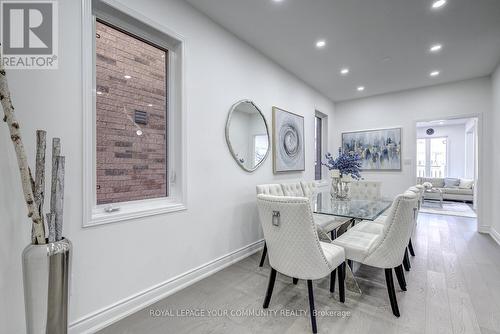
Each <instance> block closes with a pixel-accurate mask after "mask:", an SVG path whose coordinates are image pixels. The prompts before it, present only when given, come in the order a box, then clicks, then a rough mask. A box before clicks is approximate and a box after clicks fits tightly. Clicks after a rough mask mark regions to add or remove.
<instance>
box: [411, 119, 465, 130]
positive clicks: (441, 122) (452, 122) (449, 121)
mask: <svg viewBox="0 0 500 334" xmlns="http://www.w3.org/2000/svg"><path fill="white" fill-rule="evenodd" d="M472 119H474V118H452V119H437V120H435V121H429V122H418V123H417V128H428V127H439V126H449V125H465V124H467V122H469V121H470V120H472Z"/></svg>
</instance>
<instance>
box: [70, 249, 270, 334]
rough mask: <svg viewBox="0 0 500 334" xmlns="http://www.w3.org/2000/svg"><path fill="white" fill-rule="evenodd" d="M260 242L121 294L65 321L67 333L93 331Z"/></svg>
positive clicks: (224, 264)
mask: <svg viewBox="0 0 500 334" xmlns="http://www.w3.org/2000/svg"><path fill="white" fill-rule="evenodd" d="M263 246H264V240H259V241H256V242H253V243H251V244H249V245H247V246H245V247H243V248H240V249H238V250H235V251H233V252H231V253H228V254H226V255H224V256H221V257H219V258H217V259H215V260H213V261H210V262H208V263H206V264H203V265H201V266H199V267H197V268H194V269H192V270H189V271H187V272H185V273H183V274H181V275H178V276H176V277H173V278H171V279H169V280H166V281H165V282H162V283H160V284H157V285H155V286H152V287H150V288H148V289H146V290H143V291H141V292H139V293H136V294H135V295H132V296H130V297H127V298H124V299H122V300H120V301H118V302H116V303H114V304H112V305H109V306H107V307H104V308H102V309H101V310H98V311H96V312H94V313H91V314H88V315H86V316H83V317H81V318H80V319H77V320H76V321H74V322H73V323H71V324H70V325H69V333H70V334H77V333H95V332H97V331H98V330H101V329H103V328H104V327H107V326H109V325H111V324H112V323H114V322H117V321H119V320H121V319H123V318H125V317H127V316H129V315H131V314H133V313H135V312H137V311H139V310H141V309H143V308H145V307H148V306H149V305H152V304H154V303H156V302H157V301H159V300H161V299H163V298H166V297H168V296H170V295H171V294H173V293H175V292H177V291H179V290H182V289H184V288H186V287H188V286H190V285H192V284H194V283H196V282H198V281H200V280H202V279H203V278H205V277H207V276H210V275H213V274H215V273H216V272H218V271H220V270H222V269H224V268H226V267H228V266H230V265H232V264H233V263H236V262H238V261H241V260H242V259H244V258H246V257H248V256H250V255H252V254H254V253H256V252H258V251H259V250H261V249H262V247H263Z"/></svg>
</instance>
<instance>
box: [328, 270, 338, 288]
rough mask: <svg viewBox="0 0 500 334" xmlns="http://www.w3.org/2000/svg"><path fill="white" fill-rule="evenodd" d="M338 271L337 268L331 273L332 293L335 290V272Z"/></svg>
mask: <svg viewBox="0 0 500 334" xmlns="http://www.w3.org/2000/svg"><path fill="white" fill-rule="evenodd" d="M336 272H337V269H334V270H333V271H332V272H331V273H330V292H331V293H334V292H335V277H336V276H335V274H336Z"/></svg>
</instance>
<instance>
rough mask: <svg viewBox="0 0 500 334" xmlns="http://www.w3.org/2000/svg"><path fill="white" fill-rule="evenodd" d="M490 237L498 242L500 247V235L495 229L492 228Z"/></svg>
mask: <svg viewBox="0 0 500 334" xmlns="http://www.w3.org/2000/svg"><path fill="white" fill-rule="evenodd" d="M490 235H491V238H493V240H495V241H496V242H497V244H499V245H500V233H498V231H497V230H495V229H494V228H493V227H490Z"/></svg>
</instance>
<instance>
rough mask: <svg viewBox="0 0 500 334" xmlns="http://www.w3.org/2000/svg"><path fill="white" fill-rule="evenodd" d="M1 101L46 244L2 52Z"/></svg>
mask: <svg viewBox="0 0 500 334" xmlns="http://www.w3.org/2000/svg"><path fill="white" fill-rule="evenodd" d="M0 103H1V105H2V108H3V112H4V118H3V120H4V121H5V122H6V123H7V125H8V127H9V132H10V139H11V140H12V144H13V145H14V150H15V151H16V157H17V165H18V167H19V174H20V175H21V185H22V188H23V195H24V201H25V202H26V206H27V209H28V217H30V218H31V220H32V221H33V230H34V234H35V238H36V241H37V243H38V244H45V230H44V226H43V222H42V218H41V217H40V213H39V211H38V210H37V207H36V204H35V200H34V196H33V188H32V184H31V180H32V178H31V177H30V170H29V167H28V158H27V155H26V150H25V149H24V145H23V141H22V139H21V132H20V131H19V127H20V126H19V123H18V121H17V119H16V116H15V113H14V106H13V104H12V98H11V95H10V90H9V85H8V82H7V74H6V73H5V69H4V67H3V62H2V55H1V54H0Z"/></svg>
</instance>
